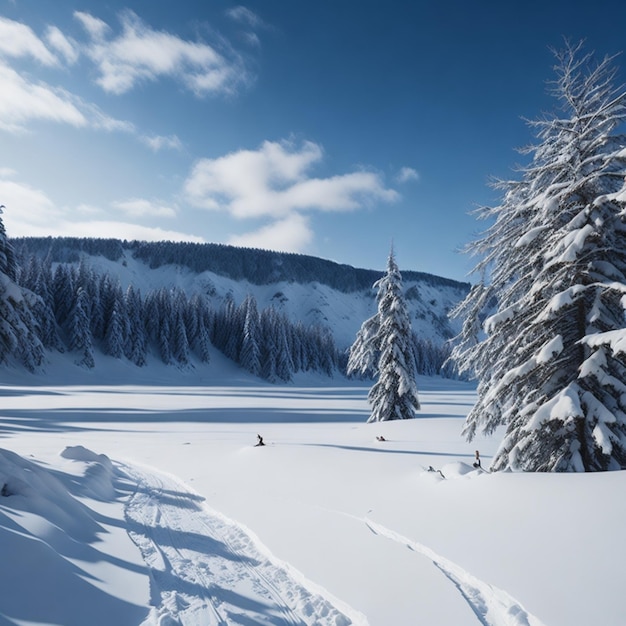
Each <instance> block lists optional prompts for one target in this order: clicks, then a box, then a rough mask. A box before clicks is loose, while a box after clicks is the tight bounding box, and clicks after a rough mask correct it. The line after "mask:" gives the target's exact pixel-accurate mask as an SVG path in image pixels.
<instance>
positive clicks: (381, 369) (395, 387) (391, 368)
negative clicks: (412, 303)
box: [349, 249, 420, 422]
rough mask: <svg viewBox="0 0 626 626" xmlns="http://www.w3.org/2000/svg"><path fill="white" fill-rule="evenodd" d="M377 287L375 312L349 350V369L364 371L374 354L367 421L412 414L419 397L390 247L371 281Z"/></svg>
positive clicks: (410, 337)
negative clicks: (380, 274)
mask: <svg viewBox="0 0 626 626" xmlns="http://www.w3.org/2000/svg"><path fill="white" fill-rule="evenodd" d="M374 288H375V289H378V295H377V300H378V312H377V313H376V315H375V316H374V318H375V319H373V318H370V320H367V321H366V322H365V323H364V324H363V326H361V330H360V331H359V334H358V335H357V339H356V341H355V344H353V346H352V348H351V350H350V356H351V366H350V365H349V368H350V371H358V372H364V371H365V369H366V366H367V367H371V365H370V363H371V360H372V358H373V356H374V355H378V357H377V363H376V372H377V375H378V380H377V381H376V383H375V384H374V385H373V386H372V388H371V389H370V392H369V394H368V400H369V403H370V405H371V407H372V412H371V415H370V417H369V419H368V422H383V421H387V420H394V419H409V418H413V417H415V411H417V410H419V408H420V404H419V398H418V393H417V385H416V382H415V376H416V364H415V352H414V343H413V332H412V330H411V320H410V318H409V312H408V309H407V305H406V301H405V299H404V295H403V293H402V276H401V274H400V270H399V269H398V266H397V264H396V261H395V258H394V254H393V249H392V250H391V252H390V253H389V259H388V261H387V273H386V274H385V276H383V277H382V278H381V279H380V280H378V281H376V282H375V283H374Z"/></svg>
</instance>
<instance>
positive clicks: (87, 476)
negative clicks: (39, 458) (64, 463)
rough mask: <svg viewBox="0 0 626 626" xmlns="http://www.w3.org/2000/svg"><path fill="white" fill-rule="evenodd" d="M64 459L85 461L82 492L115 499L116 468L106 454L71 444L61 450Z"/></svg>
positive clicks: (95, 496) (101, 497)
mask: <svg viewBox="0 0 626 626" xmlns="http://www.w3.org/2000/svg"><path fill="white" fill-rule="evenodd" d="M61 456H62V457H63V458H64V459H70V460H73V461H80V462H82V463H84V468H85V469H84V474H83V480H82V481H81V492H82V494H83V495H85V496H89V497H91V498H94V499H96V500H105V501H108V500H113V499H115V497H116V492H115V487H114V485H113V480H114V470H113V464H112V463H111V459H109V457H108V456H106V454H96V453H95V452H92V451H91V450H88V449H87V448H85V447H84V446H69V447H67V448H65V450H63V452H61Z"/></svg>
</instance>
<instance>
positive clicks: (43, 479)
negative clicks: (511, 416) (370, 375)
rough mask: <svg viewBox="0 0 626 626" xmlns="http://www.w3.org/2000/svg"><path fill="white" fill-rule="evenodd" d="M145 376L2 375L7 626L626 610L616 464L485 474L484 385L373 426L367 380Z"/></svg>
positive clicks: (566, 615) (611, 624)
mask: <svg viewBox="0 0 626 626" xmlns="http://www.w3.org/2000/svg"><path fill="white" fill-rule="evenodd" d="M147 370H149V372H148V371H147ZM147 370H146V371H142V370H138V369H137V368H134V367H132V366H128V367H125V366H124V365H120V363H119V362H115V361H111V362H110V364H107V362H106V361H105V358H104V357H103V361H102V363H99V364H98V368H97V369H96V370H95V371H91V372H88V371H84V372H80V375H77V374H76V373H74V374H73V375H72V379H71V380H70V379H69V378H68V375H67V370H66V369H65V368H63V367H62V366H61V365H59V367H57V368H56V369H54V368H53V369H52V370H51V372H52V373H49V374H48V375H47V376H42V377H41V378H38V377H36V376H31V375H28V376H26V375H20V374H19V373H18V372H17V371H15V370H12V371H7V372H6V375H5V376H4V383H3V384H2V386H1V387H0V393H1V395H2V409H1V411H0V428H1V432H2V443H1V444H0V448H1V451H0V481H1V482H2V484H3V491H2V496H3V497H1V498H0V549H1V550H2V554H3V557H4V558H3V567H2V569H1V570H0V572H1V573H0V590H1V591H0V598H1V599H0V625H2V626H5V625H8V624H11V625H13V624H20V625H26V624H28V625H34V624H37V625H40V624H62V625H64V626H85V625H89V626H100V625H102V626H104V625H105V624H106V625H107V626H109V625H111V624H116V625H120V626H126V625H128V626H131V625H140V624H143V625H144V626H156V625H161V626H172V625H177V624H180V625H191V624H193V625H212V624H241V625H246V626H247V625H251V624H274V625H283V624H285V625H286V624H321V625H326V624H329V625H337V626H340V625H341V626H343V625H346V624H358V625H365V624H370V625H371V626H389V625H399V626H402V625H413V624H428V625H434V626H465V625H467V626H471V625H473V624H476V625H483V626H505V625H506V626H541V625H543V626H578V625H580V626H583V625H584V626H588V625H590V624H594V625H595V624H598V625H601V626H620V625H623V624H625V623H626V603H625V602H624V600H623V593H621V591H622V588H623V586H624V574H623V563H624V562H626V540H624V537H623V534H622V533H621V525H622V523H623V520H624V519H625V517H626V504H625V502H624V498H622V497H616V494H623V493H624V490H625V488H626V473H625V472H623V471H621V472H607V473H590V474H553V473H549V474H533V473H524V474H522V473H507V472H502V473H496V474H490V473H488V472H485V471H481V470H476V469H474V468H473V467H472V463H473V461H474V451H475V449H476V448H478V449H480V452H481V457H482V459H483V465H484V466H485V467H487V466H488V465H489V461H490V457H491V455H492V454H493V453H494V452H495V449H496V447H497V444H498V441H499V439H498V438H497V437H494V438H493V439H489V440H478V441H476V442H473V443H472V444H471V446H470V445H469V444H468V443H467V442H465V441H464V440H463V438H462V437H461V436H460V431H461V427H462V424H463V420H464V418H465V416H466V415H467V413H468V411H469V410H470V408H471V406H472V405H473V403H474V401H475V391H474V388H473V386H472V385H470V384H467V383H462V382H458V381H450V380H444V379H440V378H420V379H419V380H418V386H419V391H420V400H421V403H422V409H421V411H420V413H419V417H418V418H417V419H414V420H405V421H396V422H385V423H380V424H367V423H365V422H366V419H367V416H368V414H369V407H368V404H367V400H366V398H367V391H368V386H367V385H365V384H364V383H355V382H349V381H346V380H344V379H341V378H339V379H333V380H330V381H329V379H322V378H315V379H313V378H303V377H301V378H299V379H297V380H296V381H295V382H294V383H293V384H290V385H285V386H276V385H269V384H259V382H258V380H253V379H252V378H247V377H246V376H245V375H244V374H242V372H241V370H239V369H238V368H236V367H235V366H233V365H231V364H229V363H228V361H227V360H226V359H220V358H219V355H217V356H216V358H215V359H214V362H213V363H212V366H211V371H212V374H211V376H210V383H208V382H207V377H206V375H204V376H200V375H199V374H196V373H193V372H189V371H188V372H178V371H177V370H176V369H175V368H167V367H163V368H161V369H159V368H158V366H156V365H155V366H151V367H150V368H147ZM138 372H139V373H138ZM257 434H261V435H262V437H263V438H264V441H265V443H266V445H265V446H263V447H255V446H254V444H255V443H256V440H257ZM378 437H383V438H384V439H385V441H379V440H378V439H377V438H378Z"/></svg>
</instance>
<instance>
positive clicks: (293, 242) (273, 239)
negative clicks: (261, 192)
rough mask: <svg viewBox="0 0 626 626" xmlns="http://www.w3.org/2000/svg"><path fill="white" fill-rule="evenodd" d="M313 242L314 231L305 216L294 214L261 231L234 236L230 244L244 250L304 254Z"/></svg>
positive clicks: (229, 241)
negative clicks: (258, 249) (261, 249)
mask: <svg viewBox="0 0 626 626" xmlns="http://www.w3.org/2000/svg"><path fill="white" fill-rule="evenodd" d="M312 240H313V231H312V229H311V227H310V225H309V220H308V218H307V217H305V216H304V215H299V214H297V213H294V214H293V215H290V216H288V217H286V218H285V219H283V220H278V221H276V222H274V223H272V224H269V225H267V226H264V227H263V228H260V229H259V230H256V231H253V232H249V233H245V234H243V235H234V236H232V237H230V239H229V240H228V243H229V244H231V245H233V246H241V247H244V248H263V249H265V250H282V251H284V252H302V251H303V250H305V249H306V248H307V246H308V245H309V244H310V243H311V241H312Z"/></svg>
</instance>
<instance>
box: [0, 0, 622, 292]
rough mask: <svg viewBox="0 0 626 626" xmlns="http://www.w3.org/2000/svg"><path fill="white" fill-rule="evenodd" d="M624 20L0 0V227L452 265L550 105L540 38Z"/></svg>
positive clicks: (375, 264) (480, 11) (603, 28)
mask: <svg viewBox="0 0 626 626" xmlns="http://www.w3.org/2000/svg"><path fill="white" fill-rule="evenodd" d="M624 24H626V5H623V6H620V3H615V2H613V1H610V2H609V1H607V0H599V1H598V2H595V3H588V2H577V1H569V2H566V1H561V0H558V1H552V2H536V1H534V0H527V1H525V2H502V0H501V1H500V2H491V1H488V2H480V1H477V2H467V0H465V1H461V0H448V1H446V0H442V1H441V2H420V1H418V0H414V1H394V0H391V1H387V2H382V1H377V2H374V1H370V0H317V1H315V2H313V1H310V0H252V1H250V2H248V3H246V4H237V3H234V2H227V1H225V0H204V1H197V2H190V1H186V0H179V1H177V2H175V3H172V2H155V1H152V0H141V1H139V0H135V1H129V2H117V1H110V2H102V1H100V0H99V1H97V2H96V1H92V0H83V1H82V2H73V1H69V0H58V1H53V0H49V1H44V0H23V1H22V0H12V1H11V0H0V141H1V145H2V154H1V156H0V203H2V204H4V205H6V209H5V211H4V215H3V219H4V222H5V226H6V229H7V232H8V234H9V235H10V236H16V237H17V236H30V235H36V236H41V235H43V236H47V235H52V236H58V235H69V236H86V237H95V236H102V237H117V238H125V239H146V240H161V239H169V240H188V241H206V242H219V243H230V244H234V245H243V246H252V247H261V248H269V249H276V250H285V251H292V252H302V253H306V254H312V255H315V256H320V257H323V258H327V259H332V260H334V261H337V262H340V263H347V264H350V265H354V266H356V267H366V268H378V269H380V268H384V266H385V262H386V258H387V254H388V251H389V248H390V245H391V242H392V241H393V245H394V249H395V252H396V257H397V261H398V264H399V266H400V268H401V269H407V270H408V269H411V270H419V271H425V272H430V273H433V274H438V275H441V276H446V277H450V278H456V279H461V280H465V279H467V274H468V272H469V270H470V269H471V267H472V265H473V261H472V259H470V258H468V257H467V256H466V255H462V254H460V253H459V249H460V248H461V247H462V246H464V245H465V244H466V243H468V242H469V241H470V240H471V239H473V238H474V237H475V236H476V235H477V234H478V233H479V231H480V230H481V229H482V228H483V227H484V224H482V223H479V222H477V221H476V220H475V218H474V217H473V216H471V215H470V214H469V213H470V211H471V210H472V209H473V208H475V207H476V206H478V205H481V204H489V203H492V202H494V201H495V200H497V195H495V192H493V191H492V190H491V189H490V188H489V186H488V181H489V179H490V177H492V176H496V177H508V176H512V175H515V174H514V172H513V167H514V166H515V164H516V163H517V162H519V160H520V158H521V157H520V156H519V155H518V154H517V153H516V152H515V149H516V148H519V147H521V146H524V145H526V144H527V143H529V142H530V141H531V139H532V136H531V134H530V131H529V129H528V128H527V126H526V125H525V123H524V121H523V118H536V117H538V116H539V115H540V114H541V112H542V111H545V110H551V109H553V106H554V103H553V102H552V101H551V99H550V98H549V97H548V96H547V95H546V81H547V80H548V79H550V78H551V77H552V65H553V56H552V54H551V52H550V50H549V48H550V47H559V46H560V45H561V42H562V41H563V37H569V38H571V39H572V40H573V41H578V40H579V39H581V38H584V39H586V41H587V49H588V50H595V51H596V52H597V53H598V54H599V55H601V56H603V55H605V54H610V55H613V54H617V53H621V52H622V51H623V50H624V49H625V48H626V45H625V43H624V42H625V39H624ZM617 63H618V65H619V64H620V63H621V64H622V67H623V68H626V60H624V58H623V57H621V58H618V60H617ZM620 76H621V77H626V71H623V70H621V74H620Z"/></svg>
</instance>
